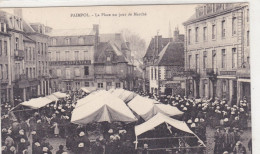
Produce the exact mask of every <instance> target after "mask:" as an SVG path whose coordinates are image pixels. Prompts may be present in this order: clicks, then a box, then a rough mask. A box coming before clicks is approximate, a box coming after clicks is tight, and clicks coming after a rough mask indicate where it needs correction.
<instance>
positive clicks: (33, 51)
mask: <svg viewBox="0 0 260 154" xmlns="http://www.w3.org/2000/svg"><path fill="white" fill-rule="evenodd" d="M48 56H49V57H51V54H49V55H48ZM32 57H33V60H35V50H34V48H32Z"/></svg>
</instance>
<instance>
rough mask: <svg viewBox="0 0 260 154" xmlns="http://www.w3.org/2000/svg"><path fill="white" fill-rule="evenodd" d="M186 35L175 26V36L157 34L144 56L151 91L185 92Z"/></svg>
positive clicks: (159, 92)
mask: <svg viewBox="0 0 260 154" xmlns="http://www.w3.org/2000/svg"><path fill="white" fill-rule="evenodd" d="M183 61H184V35H182V34H179V30H178V28H175V31H174V36H173V37H171V38H162V37H161V36H155V38H153V39H152V40H151V42H150V45H149V47H148V49H147V52H146V55H145V57H144V63H145V64H146V73H145V74H146V76H147V80H148V81H149V82H148V83H149V92H150V93H155V94H159V95H161V94H167V95H172V94H181V95H183V93H184V87H185V86H184V85H185V83H184V80H183V72H184V62H183Z"/></svg>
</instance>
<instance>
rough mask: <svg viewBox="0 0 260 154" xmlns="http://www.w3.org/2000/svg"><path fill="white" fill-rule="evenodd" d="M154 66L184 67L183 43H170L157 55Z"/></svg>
mask: <svg viewBox="0 0 260 154" xmlns="http://www.w3.org/2000/svg"><path fill="white" fill-rule="evenodd" d="M158 56H159V58H158V60H157V61H156V62H155V65H160V66H169V65H170V66H172V65H174V66H184V43H181V42H180V43H177V42H170V43H168V44H167V45H166V46H165V47H164V48H163V49H162V51H160V53H159V55H158Z"/></svg>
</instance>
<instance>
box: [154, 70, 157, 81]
mask: <svg viewBox="0 0 260 154" xmlns="http://www.w3.org/2000/svg"><path fill="white" fill-rule="evenodd" d="M154 79H155V80H156V79H157V69H156V68H154Z"/></svg>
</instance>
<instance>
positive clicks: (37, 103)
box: [21, 97, 52, 109]
mask: <svg viewBox="0 0 260 154" xmlns="http://www.w3.org/2000/svg"><path fill="white" fill-rule="evenodd" d="M51 102H52V100H50V99H48V98H46V97H39V98H33V99H31V100H29V101H26V102H23V103H21V105H23V106H27V107H30V108H32V109H39V108H41V107H44V106H46V105H47V104H49V103H51Z"/></svg>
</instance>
